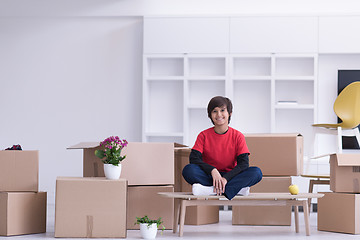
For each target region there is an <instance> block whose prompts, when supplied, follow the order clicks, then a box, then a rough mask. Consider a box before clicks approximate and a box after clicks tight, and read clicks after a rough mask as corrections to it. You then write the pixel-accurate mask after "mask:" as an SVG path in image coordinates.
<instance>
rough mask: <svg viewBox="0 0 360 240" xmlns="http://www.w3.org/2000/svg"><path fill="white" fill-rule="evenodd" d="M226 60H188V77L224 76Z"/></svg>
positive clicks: (219, 58) (215, 58) (221, 58)
mask: <svg viewBox="0 0 360 240" xmlns="http://www.w3.org/2000/svg"><path fill="white" fill-rule="evenodd" d="M225 69H226V58H225V57H212V58H205V57H204V58H201V57H196V58H189V76H190V77H194V76H225V75H226V70H225Z"/></svg>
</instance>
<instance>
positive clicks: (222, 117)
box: [211, 106, 231, 126]
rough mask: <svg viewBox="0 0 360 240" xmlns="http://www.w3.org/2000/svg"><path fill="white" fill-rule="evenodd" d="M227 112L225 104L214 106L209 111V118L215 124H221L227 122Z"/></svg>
mask: <svg viewBox="0 0 360 240" xmlns="http://www.w3.org/2000/svg"><path fill="white" fill-rule="evenodd" d="M229 116H231V114H229V112H228V110H227V108H226V106H222V107H216V108H214V109H213V110H212V111H211V119H212V121H213V123H214V125H215V126H222V125H224V124H226V125H228V124H229Z"/></svg>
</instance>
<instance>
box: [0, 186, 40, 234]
mask: <svg viewBox="0 0 360 240" xmlns="http://www.w3.org/2000/svg"><path fill="white" fill-rule="evenodd" d="M46 197H47V193H46V192H37V193H35V192H0V236H13V235H23V234H33V233H44V232H46V203H47V198H46Z"/></svg>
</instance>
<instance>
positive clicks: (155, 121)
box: [145, 81, 184, 133]
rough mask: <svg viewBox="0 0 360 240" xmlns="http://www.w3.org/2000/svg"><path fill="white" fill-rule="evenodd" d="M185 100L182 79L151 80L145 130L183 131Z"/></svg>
mask: <svg viewBox="0 0 360 240" xmlns="http://www.w3.org/2000/svg"><path fill="white" fill-rule="evenodd" d="M183 102H184V98H183V82H182V81H151V82H149V83H148V102H147V103H146V104H147V111H146V113H145V114H146V115H147V119H148V121H146V129H145V131H146V132H170V133H173V132H183V106H184V105H183ZM169 113H171V114H169Z"/></svg>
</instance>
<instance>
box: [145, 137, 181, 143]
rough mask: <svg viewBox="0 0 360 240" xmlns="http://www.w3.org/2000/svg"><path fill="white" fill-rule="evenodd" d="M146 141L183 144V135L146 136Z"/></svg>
mask: <svg viewBox="0 0 360 240" xmlns="http://www.w3.org/2000/svg"><path fill="white" fill-rule="evenodd" d="M146 142H171V143H172V142H175V143H180V144H184V143H183V142H184V140H183V137H179V136H146Z"/></svg>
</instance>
